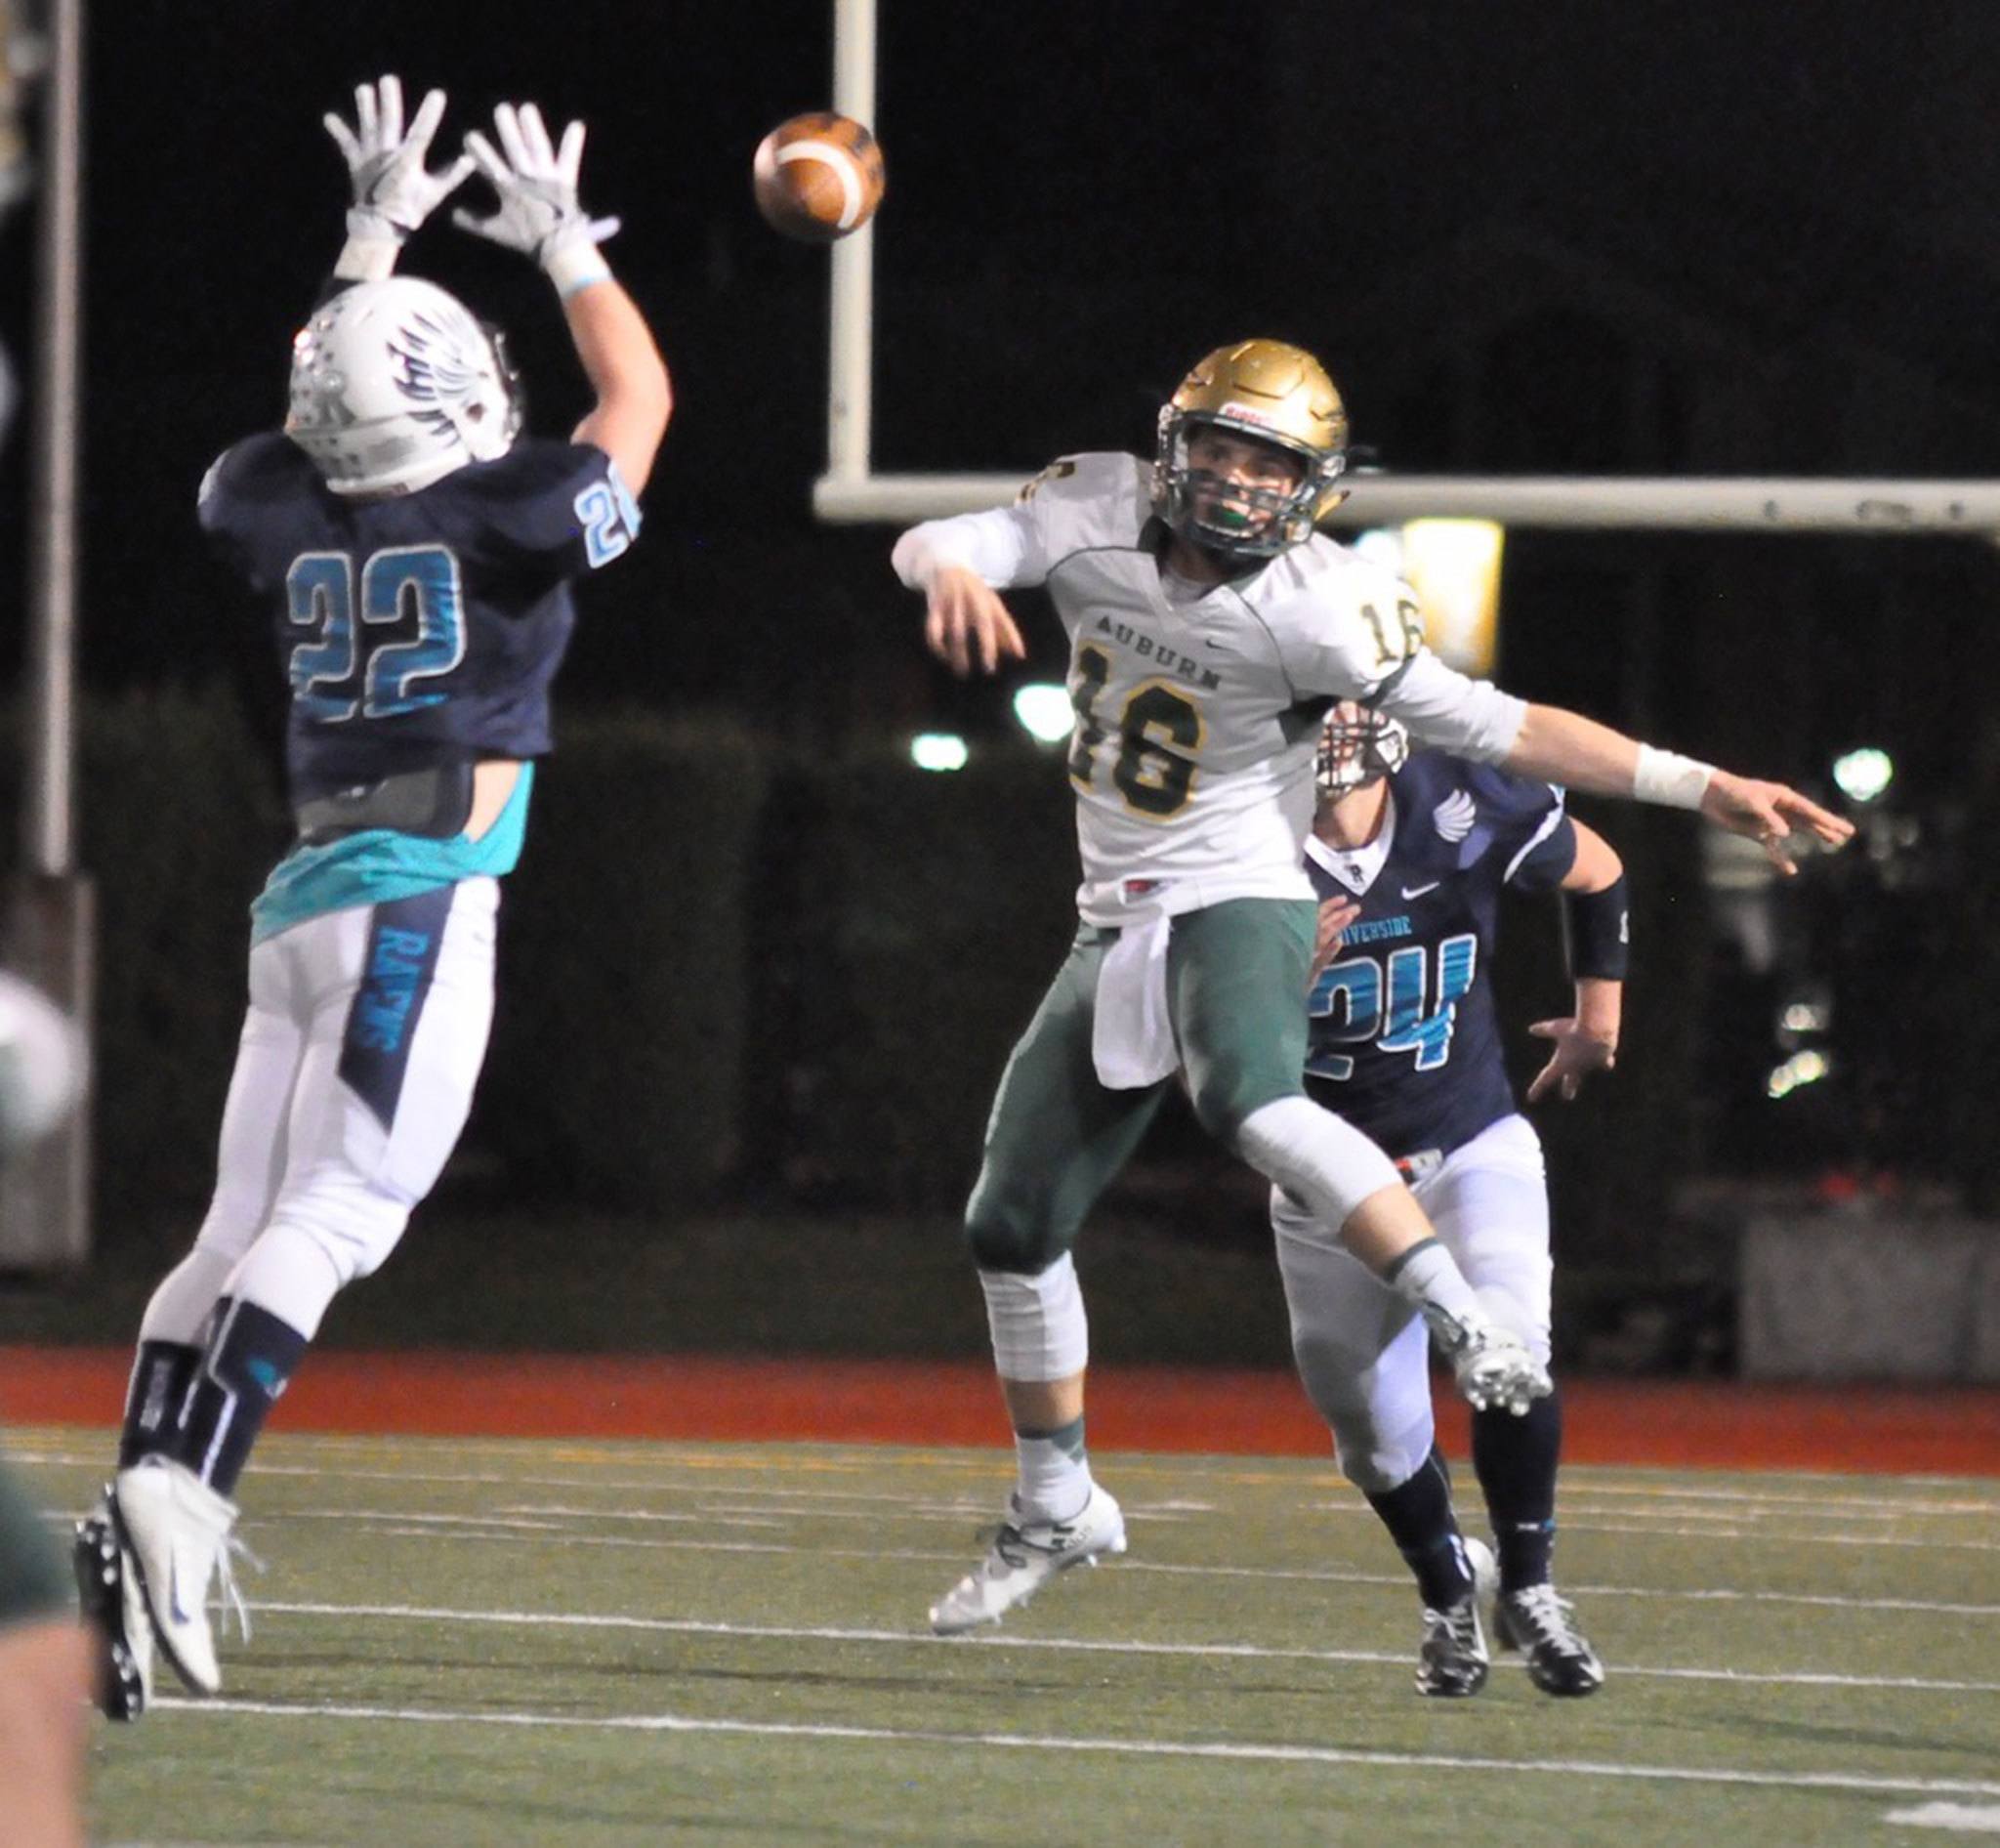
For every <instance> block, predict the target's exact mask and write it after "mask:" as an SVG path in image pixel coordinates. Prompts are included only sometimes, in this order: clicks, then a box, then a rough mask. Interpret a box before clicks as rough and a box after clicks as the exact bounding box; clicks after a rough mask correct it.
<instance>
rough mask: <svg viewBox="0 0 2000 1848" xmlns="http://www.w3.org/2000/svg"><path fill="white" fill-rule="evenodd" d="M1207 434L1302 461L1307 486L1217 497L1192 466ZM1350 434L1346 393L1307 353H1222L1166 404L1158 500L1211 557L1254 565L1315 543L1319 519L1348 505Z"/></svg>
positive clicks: (1255, 345)
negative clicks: (1344, 485)
mask: <svg viewBox="0 0 2000 1848" xmlns="http://www.w3.org/2000/svg"><path fill="white" fill-rule="evenodd" d="M1203 430H1214V431H1217V432H1220V433H1225V434H1227V435H1229V436H1231V437H1234V438H1237V439H1239V440H1243V441H1254V442H1259V443H1264V444H1268V445H1269V446H1271V447H1272V448H1275V449H1277V450H1280V451H1282V452H1283V453H1285V454H1286V455H1288V456H1293V457H1296V458H1297V459H1298V461H1299V464H1300V467H1301V471H1302V472H1301V475H1300V478H1299V480H1298V481H1297V482H1296V483H1295V484H1294V485H1293V486H1292V487H1291V488H1290V489H1288V490H1287V491H1285V492H1283V493H1279V492H1277V491H1275V490H1273V489H1271V488H1266V487H1255V488H1251V487H1244V486H1241V485H1238V484H1236V483H1229V484H1228V486H1227V490H1226V493H1225V494H1223V495H1220V496H1219V495H1217V494H1216V493H1215V492H1214V491H1213V488H1214V485H1215V484H1214V483H1212V482H1204V481H1202V480H1201V479H1200V475H1199V472H1198V471H1196V470H1194V469H1193V468H1192V467H1191V466H1190V464H1189V461H1188V449H1189V447H1190V445H1191V443H1192V441H1193V440H1194V439H1195V438H1196V437H1197V436H1198V435H1199V433H1200V432H1201V431H1203ZM1347 434H1348V420H1347V410H1346V407H1345V406H1344V405H1343V404H1342V403H1341V399H1340V393H1339V391H1338V390H1337V389H1336V387H1335V386H1334V383H1333V381H1332V380H1331V379H1330V378H1328V377H1327V376H1326V371H1325V368H1324V367H1323V366H1321V365H1320V363H1319V361H1318V360H1317V359H1315V358H1313V356H1312V355H1311V354H1310V353H1307V352H1306V351H1305V350H1304V349H1303V348H1300V347H1294V346H1289V345H1287V344H1286V343H1285V342H1283V341H1278V340H1245V341H1239V342H1238V343H1237V344H1236V345H1235V346H1232V347H1219V348H1217V349H1216V351H1215V352H1214V353H1211V354H1209V355H1207V356H1206V357H1204V358H1202V359H1201V360H1200V361H1198V362H1197V363H1196V365H1195V367H1194V369H1193V370H1192V371H1191V372H1189V373H1188V376H1187V377H1186V378H1185V379H1183V380H1182V381H1181V385H1180V388H1179V389H1178V390H1177V391H1176V392H1175V393H1174V396H1173V397H1172V398H1171V399H1169V400H1168V401H1167V403H1166V404H1165V405H1163V406H1162V407H1161V410H1160V420H1159V449H1158V454H1157V457H1156V459H1155V461H1154V464H1153V500H1154V504H1155V505H1156V506H1157V508H1158V510H1159V513H1160V516H1161V518H1162V519H1163V520H1165V521H1166V523H1167V525H1169V526H1170V527H1171V528H1172V529H1173V530H1174V531H1175V532H1176V533H1178V534H1180V535H1181V537H1183V538H1185V539H1187V540H1188V541H1189V542H1190V543H1192V544H1194V545H1198V546H1200V547H1201V548H1202V549H1203V550H1205V551H1208V552H1212V553H1215V554H1216V555H1218V556H1220V557H1222V558H1224V559H1227V560H1229V561H1232V562H1240V563H1242V564H1245V565H1250V564H1255V563H1259V562H1261V561H1263V560H1265V559H1270V558H1275V557H1276V556H1277V554H1278V553H1280V552H1282V551H1284V550H1285V548H1286V547H1287V546H1293V545H1298V544H1300V543H1301V542H1302V541H1303V540H1305V539H1308V538H1310V537H1311V536H1312V533H1313V523H1314V522H1315V521H1317V520H1319V519H1321V518H1322V517H1323V516H1325V515H1326V514H1328V513H1330V512H1331V511H1332V510H1333V509H1334V508H1335V507H1336V506H1338V505H1339V504H1340V501H1341V500H1342V498H1343V497H1344V496H1343V494H1342V491H1341V489H1340V488H1339V487H1338V486H1337V483H1338V482H1339V480H1340V477H1341V473H1342V471H1343V470H1344V469H1345V467H1346V466H1347V455H1346V449H1347ZM1230 503H1233V505H1232V504H1230Z"/></svg>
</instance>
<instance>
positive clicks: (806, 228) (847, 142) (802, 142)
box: [750, 110, 883, 244]
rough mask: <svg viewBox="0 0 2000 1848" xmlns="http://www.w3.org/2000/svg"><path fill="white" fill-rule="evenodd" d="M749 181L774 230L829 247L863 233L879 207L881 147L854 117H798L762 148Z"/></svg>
mask: <svg viewBox="0 0 2000 1848" xmlns="http://www.w3.org/2000/svg"><path fill="white" fill-rule="evenodd" d="M750 183H751V187H752V189H753V190H754V191H755V193H756V195H757V209H758V210H759V211H760V212H762V213H763V214H764V217H765V222H766V223H767V224H769V225H770V226H771V229H772V230H773V231H782V232H784V234H785V235H786V236H787V237H797V238H800V239H801V240H803V241H804V242H806V243H812V244H828V243H831V242H833V240H834V239H835V238H836V237H845V236H846V235H847V234H848V233H849V232H850V231H858V230H859V229H860V228H861V227H862V226H863V225H865V224H866V223H867V222H868V220H869V219H870V218H871V217H873V216H874V212H875V208H876V206H878V205H879V204H881V202H882V185H883V176H882V149H881V148H880V147H877V146H876V145H875V137H874V136H872V135H871V134H869V133H868V131H867V130H866V129H865V128H863V127H862V126H861V125H860V123H858V122H856V121H855V120H854V118H853V117H852V116H846V115H835V114H833V113H832V112H831V111H830V110H816V111H814V112H813V113H812V114H809V115H795V116H793V117H792V118H791V120H790V121H788V122H780V123H779V124H778V125H777V127H775V128H774V129H772V130H771V133H770V134H769V135H767V136H766V137H765V138H764V140H763V141H762V142H761V143H759V144H758V148H757V158H756V159H755V160H754V161H753V162H752V163H751V167H750Z"/></svg>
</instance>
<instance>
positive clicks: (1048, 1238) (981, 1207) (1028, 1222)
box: [965, 1189, 1070, 1276]
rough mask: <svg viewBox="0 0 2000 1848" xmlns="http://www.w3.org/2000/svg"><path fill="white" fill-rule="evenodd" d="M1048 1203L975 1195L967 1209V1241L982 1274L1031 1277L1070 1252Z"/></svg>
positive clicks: (1067, 1242) (1068, 1241) (986, 1193)
mask: <svg viewBox="0 0 2000 1848" xmlns="http://www.w3.org/2000/svg"><path fill="white" fill-rule="evenodd" d="M1045 1205H1046V1203H1045V1202H1044V1201H1041V1200H1038V1199H1027V1198H1014V1199H1001V1198H997V1197H994V1196H993V1195H992V1194H989V1193H988V1192H986V1191H985V1190H983V1189H982V1190H980V1191H979V1192H976V1193H975V1194H974V1195H973V1197H972V1200H971V1203H970V1204H969V1205H968V1206H967V1207H966V1215H965V1240H966V1244H967V1245H968V1247H969V1248H970V1249H971V1251H972V1254H973V1262H974V1263H975V1264H977V1265H978V1266H979V1269H980V1270H982V1271H1018V1272H1021V1273H1023V1274H1025V1275H1028V1276H1032V1275H1034V1274H1035V1273H1037V1272H1040V1271H1046V1270H1047V1269H1048V1268H1049V1266H1050V1265H1052V1264H1054V1263H1055V1262H1056V1260H1057V1259H1058V1258H1060V1257H1061V1256H1062V1255H1063V1252H1065V1251H1067V1250H1068V1249H1069V1245H1070V1239H1069V1238H1066V1237H1064V1236H1063V1231H1062V1229H1061V1228H1060V1227H1058V1226H1057V1224H1056V1223H1055V1221H1054V1219H1053V1218H1052V1216H1051V1215H1050V1214H1049V1213H1048V1212H1047V1211H1046V1210H1045Z"/></svg>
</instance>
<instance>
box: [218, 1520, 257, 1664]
mask: <svg viewBox="0 0 2000 1848" xmlns="http://www.w3.org/2000/svg"><path fill="white" fill-rule="evenodd" d="M238 1559H241V1560H243V1561H244V1562H245V1563H246V1564H248V1565H249V1566H250V1567H251V1568H252V1569H253V1570H254V1571H256V1572H260V1573H261V1572H263V1571H264V1562H263V1560H261V1559H259V1558H258V1557H257V1555H256V1554H255V1553H253V1552H252V1551H251V1550H250V1548H249V1546H248V1545H247V1544H246V1543H245V1542H244V1541H242V1540H239V1539H238V1538H237V1537H236V1536H235V1535H234V1534H233V1533H230V1534H228V1535H226V1536H225V1537H224V1539H223V1543H222V1545H221V1546H220V1547H219V1548H217V1550H216V1556H215V1576H216V1592H217V1595H218V1600H219V1602H220V1603H221V1605H222V1613H223V1633H224V1634H225V1635H228V1634H229V1618H230V1617H231V1616H233V1617H235V1619H236V1634H237V1635H238V1636H240V1637H241V1638H242V1639H243V1641H244V1642H246V1643H247V1642H248V1641H249V1640H250V1605H249V1601H248V1600H247V1599H245V1597H244V1596H243V1593H242V1590H241V1588H240V1587H239V1586H238V1585H237V1583H236V1561H237V1560H238Z"/></svg>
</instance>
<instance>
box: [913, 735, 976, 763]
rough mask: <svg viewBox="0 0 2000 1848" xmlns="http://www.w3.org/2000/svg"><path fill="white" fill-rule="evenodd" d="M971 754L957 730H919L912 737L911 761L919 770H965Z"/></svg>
mask: <svg viewBox="0 0 2000 1848" xmlns="http://www.w3.org/2000/svg"><path fill="white" fill-rule="evenodd" d="M971 755H972V753H971V752H970V751H968V750H967V749H966V742H965V739H964V738H962V737H960V736H959V735H958V734H957V733H956V732H919V733H918V734H917V735H916V736H915V737H913V738H911V739H910V762H911V763H913V764H914V765H916V767H917V768H918V769H919V770H963V769H964V768H965V766H966V759H967V758H968V757H970V756H971Z"/></svg>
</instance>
